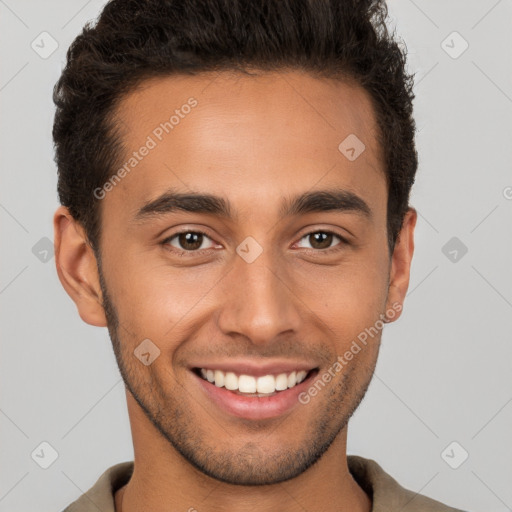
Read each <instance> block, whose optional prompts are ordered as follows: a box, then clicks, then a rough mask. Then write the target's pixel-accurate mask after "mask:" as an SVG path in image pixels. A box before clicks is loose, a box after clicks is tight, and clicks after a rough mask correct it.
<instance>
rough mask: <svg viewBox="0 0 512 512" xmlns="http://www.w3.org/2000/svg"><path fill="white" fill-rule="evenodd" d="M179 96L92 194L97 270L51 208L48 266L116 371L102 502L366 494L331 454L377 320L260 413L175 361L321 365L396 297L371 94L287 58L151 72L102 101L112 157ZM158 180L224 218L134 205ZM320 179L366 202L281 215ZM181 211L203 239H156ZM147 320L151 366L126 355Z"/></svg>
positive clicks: (359, 386)
mask: <svg viewBox="0 0 512 512" xmlns="http://www.w3.org/2000/svg"><path fill="white" fill-rule="evenodd" d="M191 96H193V97H194V98H195V99H197V101H198V104H197V106H196V107H195V108H194V109H192V110H191V112H190V113H189V114H188V115H187V116H186V117H185V118H184V119H182V120H181V121H180V123H179V124H178V125H177V126H175V128H174V129H173V131H172V132H171V133H169V134H167V135H166V136H165V137H164V138H163V140H162V141H161V142H159V143H158V145H157V147H156V148H155V149H153V150H152V151H151V152H150V153H149V154H148V155H147V156H146V157H145V158H144V159H143V160H142V161H141V162H140V163H138V165H137V167H136V168H134V169H133V170H132V171H131V172H130V173H129V174H128V175H127V176H125V177H124V178H123V179H122V180H121V182H120V183H118V184H117V185H116V186H115V187H114V188H113V190H111V191H110V192H108V193H107V194H106V196H105V198H104V199H102V200H101V208H102V223H101V229H102V237H101V244H100V248H101V269H100V270H101V274H100V271H99V269H98V262H97V260H96V258H95V254H94V252H93V251H92V249H91V247H90V246H89V245H88V243H87V239H86V236H85V233H84V230H83V229H82V227H81V226H80V224H78V223H77V222H75V221H74V219H73V218H72V217H71V215H70V214H69V211H68V210H67V209H66V208H64V207H60V208H58V210H57V211H56V213H55V216H54V227H55V255H56V265H57V271H58V275H59V278H60V280H61V282H62V284H63V286H64V288H65V289H66V291H67V292H68V294H69V295H70V296H71V298H72V299H73V301H74V302H75V303H76V305H77V308H78V312H79V314H80V317H81V318H82V319H83V320H84V321H85V322H87V323H89V324H91V325H95V326H108V328H109V332H110V335H111V338H112V341H113V345H114V351H115V353H116V358H117V361H118V365H119V368H120V371H121V374H122V376H123V378H124V381H125V385H126V398H127V404H128V412H129V417H130V424H131V429H132V436H133V444H134V453H135V469H134V473H133V476H132V478H131V480H130V481H129V483H128V484H127V485H126V486H125V487H123V488H122V489H121V490H118V491H117V492H116V510H118V511H119V510H122V511H123V512H135V511H137V510H143V509H144V510H152V511H155V512H158V511H164V510H165V511H168V510H189V509H190V508H191V507H194V508H195V509H197V510H198V511H199V512H203V511H205V512H206V511H208V512H214V511H231V510H237V511H249V510H255V509H256V507H257V509H258V510H259V511H261V512H263V511H274V510H281V511H283V512H291V511H294V512H295V511H297V512H298V511H303V510H309V511H320V510H322V511H335V510H336V511H338V512H339V511H341V510H343V511H356V512H362V511H369V510H370V509H371V500H370V498H369V497H368V496H367V494H366V493H365V492H364V491H363V490H362V488H361V487H360V486H359V485H358V484H357V482H356V481H355V480H354V479H353V477H352V475H351V474H350V472H349V470H348V466H347V459H346V443H347V423H348V420H349V418H350V417H351V415H352V414H353V412H354V410H355V409H356V408H357V406H358V405H359V403H360V401H361V399H362V398H363V396H364V394H365V392H366V390H367V388H368V385H369V383H370V380H371V378H372V374H373V370H374V368H375V364H376V361H377V356H378V351H379V346H380V342H381V332H379V334H378V335H377V336H375V337H373V338H372V339H371V340H370V341H369V343H368V344H367V345H366V346H365V347H364V348H363V349H362V350H361V351H360V352H359V353H358V354H357V355H356V356H354V358H353V359H352V360H351V361H350V363H349V364H347V365H346V366H344V368H343V370H342V371H341V372H338V373H336V375H335V378H333V379H332V380H331V381H330V382H329V383H327V384H326V386H325V388H323V389H322V391H321V392H319V393H318V394H317V395H316V396H315V397H314V398H312V399H311V401H310V402H309V403H308V404H306V405H301V404H297V406H295V407H294V408H293V409H292V410H290V411H289V412H288V413H287V414H285V415H282V416H279V417H278V418H273V419H267V420H245V419H241V418H237V417H234V416H232V415H229V414H227V413H225V412H223V411H221V410H220V409H218V408H217V407H216V406H215V405H214V404H213V403H211V401H210V400H208V399H207V396H206V394H205V393H204V392H202V389H200V386H199V385H198V384H197V382H196V380H197V379H196V377H195V376H194V375H192V374H191V372H190V370H189V369H188V366H189V365H190V364H192V363H193V362H194V361H197V360H198V358H199V357H201V358H202V359H203V360H204V359H206V360H213V359H223V360H224V359H227V360H229V359H230V358H241V357H248V358H253V359H254V360H261V359H263V358H268V359H280V360H297V359H300V360H306V361H311V362H312V363H313V364H314V365H316V366H318V367H319V368H320V371H319V376H321V375H322V374H323V373H325V372H326V371H327V370H328V369H329V368H330V367H332V365H333V363H334V362H335V361H336V358H337V357H338V355H342V354H344V353H345V352H346V351H347V350H348V349H349V347H350V345H351V343H352V341H353V340H354V339H356V338H357V336H358V334H359V333H361V332H362V331H364V330H365V328H368V327H370V326H373V325H374V324H375V322H376V321H377V320H378V319H379V318H381V317H380V316H379V315H383V314H385V313H386V311H389V310H390V309H391V308H392V305H393V304H400V305H401V304H402V303H403V301H404V297H405V294H406V291H407V288H408V285H409V272H410V264H411V258H412V255H413V250H414V242H413V233H414V227H415V223H416V211H415V210H414V209H413V208H410V209H409V211H408V212H407V214H406V216H405V219H404V223H403V227H402V230H401V233H400V237H399V240H398V242H397V244H396V245H395V248H394V252H393V254H392V255H390V253H389V251H388V247H387V233H386V204H387V189H386V181H385V174H384V169H383V164H382V155H381V153H380V150H379V147H378V144H377V141H376V136H375V135H376V123H375V116H374V113H373V110H372V106H371V102H370V99H369V96H368V95H367V93H366V92H365V91H364V90H363V89H362V88H360V87H359V86H357V85H355V84H350V83H348V82H340V81H331V80H326V79H317V78H314V77H312V76H311V75H309V74H306V73H302V72H299V71H284V70H283V71H280V72H273V73H260V74H258V76H247V75H242V74H235V73H228V72H222V73H219V74H209V73H204V74H200V75H197V76H194V77H191V76H187V77H176V76H174V77H165V78H159V79H151V80H148V81H145V82H144V83H143V84H142V87H140V88H139V89H138V90H136V91H134V92H132V93H130V94H129V95H128V96H127V97H125V98H124V99H123V101H122V102H121V103H120V105H119V108H118V111H117V114H118V119H119V120H120V121H121V123H122V126H123V127H124V132H123V138H124V139H123V140H124V141H125V147H126V148H127V158H129V154H130V153H131V151H134V150H137V149H138V148H139V147H140V146H141V145H142V144H143V143H144V142H145V140H146V138H147V136H148V135H150V134H151V133H152V131H153V130H154V129H155V127H156V126H158V125H159V124H160V123H161V122H163V121H165V120H166V119H167V118H168V116H169V114H167V112H171V113H172V112H173V111H174V110H175V109H176V108H180V106H181V105H183V104H184V103H186V101H187V99H188V98H189V97H191ZM351 133H354V134H356V135H357V137H358V138H359V139H360V140H361V141H363V142H364V144H365V146H366V149H365V151H364V152H363V153H362V154H361V155H360V156H359V157H358V158H357V159H356V160H355V161H349V160H348V159H347V158H346V157H345V156H344V155H343V154H342V153H341V152H340V151H339V150H338V145H339V144H340V142H341V141H342V140H343V139H345V138H346V137H347V135H349V134H351ZM124 161H125V160H123V162H124ZM121 165H122V164H121ZM170 187H173V188H174V189H177V190H179V191H181V192H185V193H192V192H194V193H211V194H215V195H219V196H222V197H225V198H226V199H229V201H230V203H231V208H232V211H233V212H234V214H236V217H235V218H233V219H231V220H229V219H224V218H222V217H218V216H215V215H212V214H205V213H190V212H183V211H182V212H174V213H167V214H165V215H162V216H158V217H156V216H155V217H152V218H150V219H146V220H144V221H143V222H135V221H134V216H135V214H136V212H137V211H138V210H139V209H140V208H141V207H142V206H143V205H144V204H145V203H146V202H148V201H149V200H152V199H154V198H156V197H157V196H159V195H160V194H161V193H162V192H164V191H166V190H167V189H169V188H170ZM333 187H337V188H342V189H345V190H349V191H351V192H353V193H355V194H357V195H358V196H359V197H360V198H362V199H363V200H364V201H365V202H366V203H367V205H368V206H369V207H370V209H371V216H370V217H367V216H364V215H362V214H360V213H358V212H355V211H343V212H339V211H330V212H311V213H307V214H303V215H294V216H290V217H281V216H280V215H279V209H280V206H281V202H282V200H283V198H284V197H289V198H291V197H293V196H296V195H299V194H301V193H304V192H307V191H312V190H313V191H314V190H323V189H330V188H333ZM182 228H183V229H188V230H189V231H194V229H196V230H197V229H198V228H199V229H201V230H204V231H206V232H207V235H208V236H207V237H204V238H203V239H202V245H201V249H204V250H201V253H202V254H198V252H197V249H194V248H192V249H190V245H188V246H187V245H186V243H185V245H183V242H182V245H180V243H179V239H178V237H175V238H174V239H172V240H173V241H172V242H171V241H169V240H168V239H169V237H170V236H171V235H173V234H175V233H176V232H177V231H178V230H180V229H182ZM325 230H328V231H329V230H330V231H332V232H334V233H335V235H336V236H334V237H332V239H329V240H327V241H326V242H324V245H323V246H322V245H321V244H320V243H319V242H318V241H316V239H315V237H314V236H306V235H312V234H314V233H318V232H325ZM248 236H251V237H253V238H254V239H255V240H256V241H257V242H258V243H259V245H260V246H261V247H262V248H263V252H262V253H261V255H260V256H259V257H258V258H257V259H256V260H255V261H253V262H252V263H247V262H246V261H245V260H244V259H242V258H241V257H240V256H238V254H237V253H236V248H237V246H238V245H239V244H240V243H241V242H242V241H243V240H244V239H245V238H246V237H248ZM337 236H341V237H345V239H346V240H347V241H348V243H343V242H342V241H341V239H339V238H337ZM166 239H167V240H168V241H167V242H165V240H166ZM199 243H201V240H200V241H199ZM187 248H189V252H188V254H187V255H185V257H179V256H177V255H176V254H177V252H180V250H181V252H184V251H186V249H187ZM329 248H330V249H331V251H330V252H326V249H327V250H328V249H329ZM334 249H339V250H334ZM173 250H174V251H176V252H173ZM194 250H195V251H196V252H195V253H194V252H193V251H194ZM100 275H101V277H102V281H101V282H100ZM399 316H400V312H399V311H396V314H395V316H394V317H393V318H392V320H390V321H395V320H396V319H398V318H399ZM146 338H149V339H150V340H152V342H153V343H155V345H157V346H158V348H159V349H160V356H159V357H158V358H156V359H155V361H154V362H153V363H152V364H151V365H149V366H145V365H143V364H142V363H141V362H140V361H139V360H138V359H137V358H136V357H134V355H133V351H134V349H135V348H136V347H137V346H138V345H139V344H140V343H141V341H142V340H144V339H146ZM176 482H179V485H176ZM241 484H243V485H241Z"/></svg>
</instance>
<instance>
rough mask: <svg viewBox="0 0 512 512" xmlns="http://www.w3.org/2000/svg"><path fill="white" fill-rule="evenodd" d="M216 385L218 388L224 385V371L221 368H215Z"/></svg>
mask: <svg viewBox="0 0 512 512" xmlns="http://www.w3.org/2000/svg"><path fill="white" fill-rule="evenodd" d="M215 385H216V386H217V387H218V388H221V387H222V386H224V373H223V372H221V371H220V370H215Z"/></svg>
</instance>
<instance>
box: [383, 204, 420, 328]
mask: <svg viewBox="0 0 512 512" xmlns="http://www.w3.org/2000/svg"><path fill="white" fill-rule="evenodd" d="M417 218H418V214H417V212H416V210H415V209H414V208H409V209H408V210H407V212H406V214H405V217H404V221H403V224H402V228H401V230H400V233H399V235H398V238H397V241H396V244H395V248H394V250H393V255H392V256H391V264H390V272H389V287H388V297H387V302H386V311H389V310H393V311H395V314H394V315H393V317H391V318H389V319H388V322H394V321H395V320H397V319H398V318H399V317H400V315H401V313H402V309H403V303H404V300H405V295H406V293H407V289H408V288H409V277H410V270H411V261H412V255H413V253H414V228H415V226H416V220H417ZM393 305H395V306H394V307H393ZM398 305H399V307H398Z"/></svg>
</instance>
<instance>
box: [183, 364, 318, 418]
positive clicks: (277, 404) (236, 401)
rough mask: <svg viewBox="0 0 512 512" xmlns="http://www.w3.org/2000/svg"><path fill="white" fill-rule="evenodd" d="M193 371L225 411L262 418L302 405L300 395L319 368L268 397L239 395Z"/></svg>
mask: <svg viewBox="0 0 512 512" xmlns="http://www.w3.org/2000/svg"><path fill="white" fill-rule="evenodd" d="M191 373H192V375H193V376H194V377H195V378H196V379H197V381H198V382H199V385H200V386H201V388H202V389H203V390H204V391H205V392H206V393H207V396H208V398H209V399H210V400H211V401H212V402H214V403H215V404H216V405H217V406H218V407H219V408H220V409H222V410H223V411H224V412H227V413H228V414H230V415H233V416H238V417H239V418H245V419H248V420H262V419H268V418H276V417H278V416H281V415H282V414H285V413H287V412H289V411H290V410H292V409H293V408H294V407H295V406H297V405H300V402H299V395H300V394H301V393H302V392H303V391H305V390H306V389H307V388H308V387H309V386H310V385H311V383H312V381H313V379H314V378H315V376H316V375H317V374H318V370H315V371H313V372H311V374H310V375H308V377H307V378H306V379H305V380H303V381H302V382H301V383H300V384H298V385H296V386H294V387H293V388H289V389H285V390H283V391H278V392H277V393H276V394H275V395H272V396H266V397H257V396H243V395H237V394H235V393H232V392H231V391H229V390H228V389H226V388H224V387H222V388H219V387H217V386H216V385H215V384H213V383H211V382H209V381H207V380H204V379H202V378H201V377H199V376H198V375H196V374H195V373H194V372H191Z"/></svg>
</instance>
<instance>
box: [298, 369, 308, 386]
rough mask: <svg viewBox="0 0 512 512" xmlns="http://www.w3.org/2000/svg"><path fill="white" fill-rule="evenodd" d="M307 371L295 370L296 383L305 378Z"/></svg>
mask: <svg viewBox="0 0 512 512" xmlns="http://www.w3.org/2000/svg"><path fill="white" fill-rule="evenodd" d="M307 374H308V372H305V371H304V370H302V371H300V372H297V384H300V383H301V382H302V381H303V380H304V379H305V378H306V375H307Z"/></svg>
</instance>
